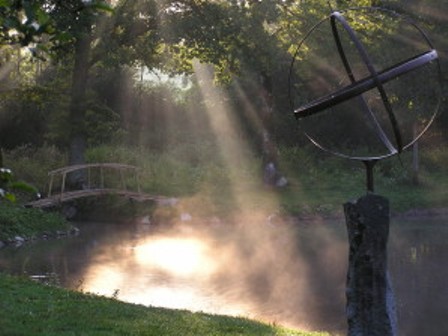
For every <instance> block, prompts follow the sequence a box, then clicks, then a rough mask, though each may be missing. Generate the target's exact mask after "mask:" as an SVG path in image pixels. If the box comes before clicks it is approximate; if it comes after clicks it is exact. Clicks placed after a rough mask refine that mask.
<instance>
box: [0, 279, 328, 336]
mask: <svg viewBox="0 0 448 336" xmlns="http://www.w3.org/2000/svg"><path fill="white" fill-rule="evenodd" d="M0 288H1V300H0V333H1V335H4V336H7V335H27V336H28V335H45V336H51V335H108V336H109V335H154V336H165V335H173V336H188V335H191V336H193V335H194V336H198V335H206V336H213V335H216V336H219V335H254V336H263V335H269V336H274V335H278V336H325V335H328V334H326V333H307V332H300V331H294V330H290V329H286V328H282V327H279V326H274V325H269V324H264V323H260V322H257V321H252V320H248V319H245V318H233V317H227V316H217V315H209V314H204V313H192V312H188V311H181V310H170V309H163V308H153V307H150V308H148V307H144V306H141V305H133V304H128V303H123V302H120V301H118V300H114V299H111V298H105V297H100V296H96V295H92V294H85V293H79V292H75V291H69V290H65V289H62V288H58V287H53V286H48V285H43V284H39V283H36V282H34V281H32V280H28V279H25V278H18V277H13V276H9V275H5V274H1V273H0Z"/></svg>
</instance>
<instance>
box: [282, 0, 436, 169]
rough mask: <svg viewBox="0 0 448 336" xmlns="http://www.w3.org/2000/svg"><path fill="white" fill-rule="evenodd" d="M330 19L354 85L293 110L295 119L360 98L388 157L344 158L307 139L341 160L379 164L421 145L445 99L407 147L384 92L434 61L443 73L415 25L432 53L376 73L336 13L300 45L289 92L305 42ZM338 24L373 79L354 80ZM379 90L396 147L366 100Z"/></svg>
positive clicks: (425, 37)
mask: <svg viewBox="0 0 448 336" xmlns="http://www.w3.org/2000/svg"><path fill="white" fill-rule="evenodd" d="M354 9H364V10H366V9H368V10H380V11H386V12H388V13H389V14H393V15H394V16H398V14H396V13H395V12H390V11H388V10H384V9H380V8H365V7H364V8H352V9H351V10H354ZM328 19H330V22H331V29H332V33H333V38H334V40H335V42H336V46H337V50H338V54H339V57H340V59H341V61H342V63H343V66H344V70H345V72H346V74H347V76H348V78H349V80H350V84H349V85H348V86H345V87H343V88H342V89H340V90H337V91H335V92H332V93H331V94H328V95H325V96H323V97H320V98H318V99H316V100H313V101H311V102H309V103H307V104H305V105H303V106H301V107H299V108H297V109H294V108H293V110H294V115H295V117H296V118H297V119H302V118H305V117H308V116H311V115H314V114H317V113H319V112H322V111H324V110H326V109H327V108H330V107H332V106H335V105H337V104H340V103H342V102H345V101H347V100H349V99H351V98H354V97H359V98H360V102H361V106H362V109H363V111H364V113H365V114H366V116H367V118H368V119H369V120H370V122H371V123H372V125H373V127H374V129H375V131H376V134H377V136H378V138H379V139H380V140H381V142H382V143H383V144H384V146H385V147H386V148H387V149H388V151H389V152H388V153H387V154H384V155H380V156H369V157H361V156H350V155H346V154H342V153H339V152H336V151H334V150H330V149H328V148H325V147H324V146H322V145H321V144H320V143H319V142H318V141H317V140H316V139H313V138H312V137H311V136H310V135H308V134H306V136H307V137H308V138H309V140H310V141H311V142H312V143H313V144H314V145H316V146H317V147H319V148H320V149H322V150H325V151H327V152H330V153H332V154H335V155H337V156H341V157H344V158H349V159H354V160H362V161H377V160H380V159H383V158H386V157H390V156H392V155H395V154H398V153H400V152H401V151H402V150H403V149H406V148H408V147H409V146H411V145H412V144H413V143H415V141H417V140H418V139H419V138H420V137H421V136H422V135H423V133H425V131H426V130H427V129H428V127H429V126H430V125H431V124H432V122H433V120H434V118H435V116H436V114H437V110H438V108H439V105H440V101H441V99H440V97H439V100H438V102H437V108H436V110H435V112H434V113H433V115H432V117H431V118H430V120H429V122H428V123H427V125H426V127H424V129H423V130H422V132H421V133H420V134H418V135H417V136H416V137H415V138H414V139H413V140H412V141H411V142H410V143H409V144H406V145H404V144H403V140H402V136H401V132H400V129H399V127H398V122H397V120H396V117H395V114H394V112H393V109H392V106H391V103H390V102H389V97H388V95H387V93H386V91H385V89H384V85H383V84H385V83H387V82H389V81H391V80H393V79H396V78H398V77H400V76H401V75H403V74H406V73H408V72H411V71H413V70H415V69H418V68H420V67H423V66H425V65H426V64H428V63H430V62H433V61H436V62H437V68H438V72H439V76H440V64H439V62H438V55H437V51H436V50H435V49H434V47H433V45H432V43H431V42H430V40H429V38H428V37H427V35H426V34H425V32H424V31H423V30H422V29H420V28H419V27H418V26H417V25H416V24H414V23H413V22H410V21H408V23H409V24H410V25H412V26H413V27H414V28H415V29H416V30H417V32H419V33H420V34H421V36H422V37H423V39H424V41H426V44H427V45H428V47H429V50H428V51H426V52H423V53H421V54H419V55H416V56H414V57H412V58H409V59H406V60H404V61H402V62H399V63H397V64H395V65H393V66H391V67H389V68H387V69H384V70H381V71H377V70H376V69H375V67H374V66H373V62H372V60H371V59H370V57H369V55H368V53H367V51H366V49H365V48H364V46H363V44H362V43H361V41H360V40H359V39H358V37H357V36H356V33H355V31H354V30H353V29H352V28H351V26H350V25H349V23H348V22H347V20H346V19H345V17H344V16H343V15H342V14H341V12H338V11H334V12H332V13H331V14H330V16H329V17H326V18H324V19H323V20H321V21H320V22H318V23H317V24H316V25H315V26H314V27H313V28H312V29H311V30H310V31H309V32H308V33H307V34H306V36H305V37H304V38H303V39H302V41H301V42H300V43H299V44H298V47H297V50H296V53H295V55H294V57H293V61H292V63H291V70H290V78H289V80H290V85H289V89H290V90H291V73H292V69H293V66H294V61H295V59H296V56H297V54H298V52H299V50H300V49H301V47H302V45H303V44H304V42H305V40H307V38H308V37H309V35H310V34H311V33H312V32H313V31H314V30H316V29H317V27H319V26H320V25H321V24H322V23H323V22H325V21H327V20H328ZM336 23H339V24H340V25H341V26H342V27H343V29H344V30H345V32H346V33H347V34H348V36H349V37H350V40H351V41H352V42H353V44H354V46H355V48H356V51H357V53H358V54H359V56H360V57H361V60H362V62H363V63H364V65H365V66H366V68H367V70H368V72H369V75H368V76H367V77H364V78H361V79H356V78H355V77H354V74H353V71H352V68H351V65H350V63H349V61H348V59H347V56H346V52H345V50H344V48H343V46H342V43H341V39H340V33H339V30H338V27H337V25H336ZM439 80H440V79H439ZM375 88H376V89H377V90H378V92H379V94H380V97H381V100H382V102H383V105H384V107H385V110H386V112H387V116H388V119H389V122H390V126H391V128H392V131H393V136H394V139H393V140H394V144H393V143H392V141H391V140H390V139H389V138H388V136H387V135H386V132H385V131H384V129H383V128H382V126H381V125H380V123H379V122H378V120H377V117H376V116H375V114H374V113H373V111H372V110H371V109H370V108H369V106H368V104H367V102H366V101H365V99H364V97H363V96H362V94H363V93H365V92H367V91H369V90H371V89H375ZM290 97H291V92H290ZM291 104H292V99H291Z"/></svg>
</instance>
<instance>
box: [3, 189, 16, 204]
mask: <svg viewBox="0 0 448 336" xmlns="http://www.w3.org/2000/svg"><path fill="white" fill-rule="evenodd" d="M4 198H5V199H7V200H8V201H10V202H12V203H15V202H16V196H15V195H14V194H11V193H8V192H7V193H5V196H4Z"/></svg>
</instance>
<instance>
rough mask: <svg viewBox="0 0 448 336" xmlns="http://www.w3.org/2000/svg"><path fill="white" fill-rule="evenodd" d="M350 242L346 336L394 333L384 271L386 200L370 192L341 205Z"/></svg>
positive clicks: (389, 335) (390, 294) (389, 290)
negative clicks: (354, 200)
mask: <svg viewBox="0 0 448 336" xmlns="http://www.w3.org/2000/svg"><path fill="white" fill-rule="evenodd" d="M344 212H345V218H346V224H347V231H348V239H349V244H350V250H349V265H348V272H347V292H346V294H347V321H348V335H349V336H395V335H397V332H396V329H397V328H396V312H395V304H394V297H393V292H392V288H391V285H390V279H389V274H388V271H387V239H388V236H389V201H388V200H387V198H384V197H382V196H378V195H375V194H372V193H369V194H367V195H366V196H363V197H361V198H359V199H358V200H357V201H356V202H348V203H345V204H344Z"/></svg>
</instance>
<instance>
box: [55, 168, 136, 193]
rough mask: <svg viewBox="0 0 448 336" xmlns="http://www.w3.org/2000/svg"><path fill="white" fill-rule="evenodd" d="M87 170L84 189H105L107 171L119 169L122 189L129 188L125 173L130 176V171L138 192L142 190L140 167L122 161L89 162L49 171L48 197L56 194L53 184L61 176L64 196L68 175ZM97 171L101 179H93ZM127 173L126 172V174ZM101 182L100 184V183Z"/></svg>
mask: <svg viewBox="0 0 448 336" xmlns="http://www.w3.org/2000/svg"><path fill="white" fill-rule="evenodd" d="M80 170H86V171H87V180H86V181H84V182H85V183H86V185H84V186H83V188H84V189H105V188H107V186H106V185H105V173H106V170H107V171H110V170H112V171H117V172H118V173H119V181H120V185H121V189H122V190H128V188H127V183H126V179H125V175H126V174H127V176H128V177H129V173H130V174H132V175H131V178H132V179H134V181H135V183H136V185H137V190H136V191H137V192H140V181H139V174H138V168H137V167H135V166H131V165H127V164H121V163H89V164H81V165H73V166H67V167H62V168H58V169H55V170H52V171H50V172H49V173H48V175H49V177H50V181H49V185H48V194H47V195H48V197H51V196H52V195H54V192H53V191H54V189H53V186H54V184H55V179H56V178H57V177H58V176H60V177H61V178H62V181H61V185H60V195H61V196H62V195H63V194H64V192H66V191H67V190H66V187H67V175H68V174H70V173H73V172H76V171H80ZM94 170H95V171H97V173H99V181H97V180H94V179H93V171H94ZM125 173H126V174H125ZM98 182H99V184H98Z"/></svg>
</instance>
